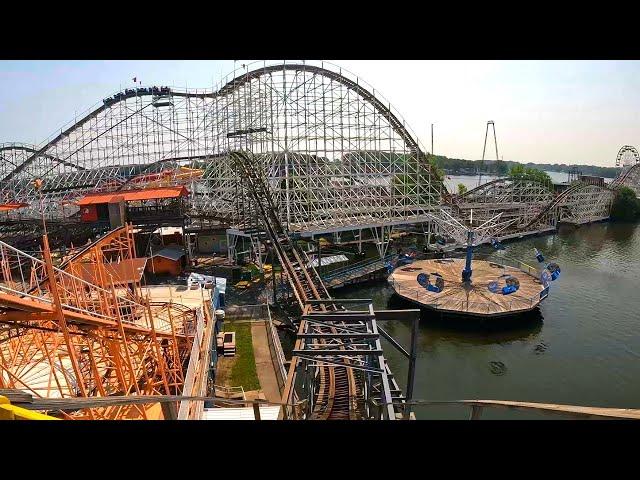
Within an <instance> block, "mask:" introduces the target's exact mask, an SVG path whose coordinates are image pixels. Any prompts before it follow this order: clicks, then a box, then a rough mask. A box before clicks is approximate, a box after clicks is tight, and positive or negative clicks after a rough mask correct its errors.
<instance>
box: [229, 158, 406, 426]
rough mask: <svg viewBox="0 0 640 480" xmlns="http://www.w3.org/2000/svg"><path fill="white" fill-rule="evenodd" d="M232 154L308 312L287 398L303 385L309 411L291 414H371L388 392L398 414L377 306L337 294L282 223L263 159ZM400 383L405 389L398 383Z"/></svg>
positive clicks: (329, 416) (347, 416)
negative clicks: (341, 300) (342, 301)
mask: <svg viewBox="0 0 640 480" xmlns="http://www.w3.org/2000/svg"><path fill="white" fill-rule="evenodd" d="M230 156H231V158H232V159H233V161H234V163H235V165H236V166H237V168H238V171H239V175H240V176H241V177H242V178H243V180H244V182H245V185H246V186H247V188H248V190H249V192H250V194H251V196H252V198H253V201H254V202H255V204H256V206H257V208H258V210H259V215H260V217H261V219H262V223H263V225H264V228H265V230H266V231H265V232H264V234H263V237H266V238H265V240H267V243H269V244H270V245H271V247H272V248H273V249H274V250H275V252H276V255H277V257H278V260H279V261H280V263H281V265H282V269H283V273H284V274H285V275H286V277H287V279H288V281H289V283H290V284H291V287H292V289H293V293H294V295H295V298H296V300H297V303H298V306H299V307H300V310H301V312H302V314H303V315H302V319H301V321H300V325H299V328H298V333H297V341H296V344H295V347H294V351H293V354H294V356H293V358H292V360H291V366H290V370H289V375H288V378H287V385H286V386H285V394H284V395H283V398H284V399H285V400H286V401H287V402H288V403H294V402H293V401H292V400H293V399H294V396H296V395H297V394H296V393H295V389H296V386H297V387H300V388H302V389H303V390H304V391H305V392H306V398H307V399H308V403H307V410H306V412H305V413H304V414H303V415H302V416H300V415H298V414H293V413H291V412H290V413H289V414H288V415H287V417H288V418H308V419H316V420H338V419H343V420H354V419H362V418H370V417H371V416H372V413H371V409H370V407H369V406H368V405H366V401H367V399H368V398H369V397H371V398H373V397H375V396H376V394H382V397H385V396H386V402H383V403H384V404H385V405H384V408H385V409H386V414H384V415H383V418H395V413H394V407H393V406H392V405H390V402H391V400H393V398H392V397H391V395H390V391H391V387H390V386H389V379H388V374H389V373H390V372H389V367H388V366H387V364H386V361H385V360H384V357H383V356H382V347H381V346H380V340H379V334H378V331H377V328H376V325H375V315H374V313H373V310H372V307H370V308H369V311H367V312H356V311H349V310H345V309H344V307H342V306H341V305H339V304H338V303H337V302H336V301H334V300H333V299H332V298H331V296H330V295H329V293H328V291H327V289H326V286H325V285H324V283H323V281H322V279H321V278H320V276H319V274H318V272H317V271H316V270H315V268H313V266H312V265H311V262H310V261H309V258H308V256H307V254H306V253H305V252H304V251H303V250H302V249H301V248H300V247H299V246H298V245H297V243H296V241H295V240H293V239H292V237H291V236H290V235H288V233H287V232H286V231H285V229H284V227H283V226H282V224H281V222H280V220H279V216H278V212H277V209H276V206H275V203H274V202H273V199H272V195H271V192H270V190H269V184H268V181H267V178H266V176H265V174H264V171H263V170H262V167H261V165H260V163H259V159H258V158H257V157H256V156H255V155H253V154H251V153H249V152H232V153H231V154H230ZM367 372H368V373H369V376H371V374H372V373H377V374H378V376H379V377H380V381H379V382H377V383H375V385H374V384H373V383H371V382H367V378H365V377H366V375H365V373H367ZM296 384H298V385H296ZM394 386H395V388H394V390H395V391H396V392H399V388H398V387H397V384H395V382H394ZM396 398H399V396H396Z"/></svg>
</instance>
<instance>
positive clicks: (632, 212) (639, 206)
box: [611, 187, 640, 222]
mask: <svg viewBox="0 0 640 480" xmlns="http://www.w3.org/2000/svg"><path fill="white" fill-rule="evenodd" d="M611 218H612V219H614V220H622V221H626V222H631V221H638V220H640V199H638V197H636V194H635V192H634V191H633V190H631V189H630V188H628V187H622V188H619V189H618V191H617V192H616V198H615V199H614V200H613V205H611Z"/></svg>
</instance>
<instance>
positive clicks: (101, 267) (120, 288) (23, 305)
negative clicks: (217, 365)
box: [0, 225, 208, 419]
mask: <svg viewBox="0 0 640 480" xmlns="http://www.w3.org/2000/svg"><path fill="white" fill-rule="evenodd" d="M41 257H42V258H38V257H34V256H31V255H28V254H26V253H24V252H21V251H20V250H17V249H15V248H13V247H11V246H10V245H7V244H5V243H3V242H0V388H15V389H20V390H23V391H25V392H28V393H30V394H31V395H33V396H34V397H41V398H71V397H104V396H112V395H118V396H122V395H180V394H182V390H183V387H184V383H185V372H186V369H187V365H188V362H189V358H190V352H191V350H192V344H193V339H194V335H195V331H196V323H197V315H196V311H195V310H194V309H191V308H187V307H184V306H182V305H179V304H178V305H177V304H174V303H165V302H150V301H149V299H148V297H147V296H145V295H143V290H142V289H141V285H140V275H139V273H138V272H136V271H135V269H136V268H140V259H136V256H135V248H134V241H133V232H132V227H131V225H126V226H124V227H120V228H117V229H115V230H113V231H111V232H110V233H108V234H107V235H105V236H104V237H102V238H100V239H99V240H97V241H96V242H94V243H93V244H91V245H89V246H87V247H85V248H84V249H82V250H80V252H79V253H77V254H76V255H74V256H73V257H71V258H70V259H68V260H66V261H64V262H63V263H62V264H61V265H60V266H59V267H55V266H54V265H53V262H52V258H51V253H50V250H49V244H48V239H47V237H46V236H44V237H43V248H42V255H41ZM116 265H117V268H116ZM87 272H90V275H89V277H88V276H87V275H88V274H87ZM114 276H116V277H117V278H114ZM87 279H89V280H91V281H87ZM205 317H206V318H207V319H208V315H205ZM54 413H55V415H56V416H59V417H62V418H86V419H129V418H130V419H135V418H139V419H152V418H163V413H162V409H161V407H160V406H159V405H158V404H150V405H131V406H112V407H103V408H91V409H79V410H75V411H64V412H54Z"/></svg>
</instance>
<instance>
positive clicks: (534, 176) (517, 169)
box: [509, 164, 553, 189]
mask: <svg viewBox="0 0 640 480" xmlns="http://www.w3.org/2000/svg"><path fill="white" fill-rule="evenodd" d="M509 177H511V178H513V179H518V180H533V181H537V182H540V183H542V184H544V185H546V186H547V188H549V189H550V188H552V187H551V186H552V184H553V182H552V180H551V177H550V176H549V174H548V173H547V172H543V171H542V170H538V169H537V168H529V167H525V166H524V165H522V164H518V165H514V166H513V167H511V170H509Z"/></svg>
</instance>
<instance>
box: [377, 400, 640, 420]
mask: <svg viewBox="0 0 640 480" xmlns="http://www.w3.org/2000/svg"><path fill="white" fill-rule="evenodd" d="M378 405H382V404H378ZM398 405H401V408H406V407H407V406H408V405H412V406H420V407H438V406H460V407H467V408H469V409H470V414H469V417H468V419H469V420H480V418H481V416H482V413H483V411H484V409H492V410H497V409H504V410H510V411H518V412H537V413H542V414H548V415H557V416H561V417H566V418H568V419H583V420H640V410H638V409H631V408H609V407H585V406H582V405H562V404H556V403H538V402H518V401H511V400H445V401H437V400H435V401H433V400H409V401H407V402H405V403H403V404H398Z"/></svg>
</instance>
